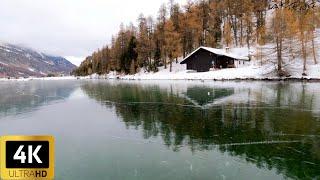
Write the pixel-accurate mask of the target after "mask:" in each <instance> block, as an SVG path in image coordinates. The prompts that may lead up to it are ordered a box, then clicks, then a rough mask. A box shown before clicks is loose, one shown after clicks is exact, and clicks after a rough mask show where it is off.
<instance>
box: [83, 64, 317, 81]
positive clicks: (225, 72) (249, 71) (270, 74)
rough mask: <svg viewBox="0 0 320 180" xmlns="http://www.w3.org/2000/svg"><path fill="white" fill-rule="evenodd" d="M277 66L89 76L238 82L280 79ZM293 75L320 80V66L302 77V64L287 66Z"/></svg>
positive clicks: (178, 67)
mask: <svg viewBox="0 0 320 180" xmlns="http://www.w3.org/2000/svg"><path fill="white" fill-rule="evenodd" d="M275 69H276V66H275V64H273V63H268V64H265V65H262V66H260V65H258V63H257V64H255V63H251V64H250V65H248V66H246V67H240V68H231V69H222V70H211V71H209V72H194V71H190V70H186V65H185V64H183V65H182V64H179V63H178V64H176V63H173V66H172V72H169V68H167V69H164V68H163V67H160V68H159V71H158V72H156V73H153V72H146V71H144V70H142V71H140V72H139V73H137V74H135V75H123V74H117V73H116V72H111V73H109V74H106V75H102V76H98V75H96V74H94V75H91V76H89V77H90V78H105V79H127V80H128V79H133V80H236V79H257V80H260V79H279V77H278V76H277V73H276V70H275ZM286 69H288V71H289V73H290V74H291V77H290V78H305V79H319V80H320V64H317V65H314V64H312V63H309V65H308V70H307V75H308V76H304V77H303V76H302V63H299V62H295V63H291V64H287V65H286Z"/></svg>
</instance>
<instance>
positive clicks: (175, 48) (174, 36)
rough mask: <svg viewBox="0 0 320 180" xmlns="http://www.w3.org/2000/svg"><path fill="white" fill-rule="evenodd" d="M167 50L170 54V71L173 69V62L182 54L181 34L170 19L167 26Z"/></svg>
mask: <svg viewBox="0 0 320 180" xmlns="http://www.w3.org/2000/svg"><path fill="white" fill-rule="evenodd" d="M164 49H165V51H166V52H167V54H168V58H169V63H170V72H171V71H172V62H173V60H174V59H176V58H178V57H179V55H180V53H181V52H180V35H179V33H178V32H176V31H175V28H174V25H173V22H172V21H171V20H169V21H168V22H167V23H166V26H165V48H164Z"/></svg>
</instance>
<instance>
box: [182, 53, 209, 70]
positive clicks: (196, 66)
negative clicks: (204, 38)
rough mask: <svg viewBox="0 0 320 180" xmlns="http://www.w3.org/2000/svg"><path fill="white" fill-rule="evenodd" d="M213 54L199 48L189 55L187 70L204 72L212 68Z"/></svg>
mask: <svg viewBox="0 0 320 180" xmlns="http://www.w3.org/2000/svg"><path fill="white" fill-rule="evenodd" d="M213 59H214V57H213V54H212V53H210V52H208V51H206V50H202V49H200V50H199V51H198V52H196V53H194V54H193V55H192V56H191V57H189V60H188V62H187V63H186V64H187V69H188V70H196V71H197V72H206V71H209V70H210V68H212V66H213V65H212V61H213Z"/></svg>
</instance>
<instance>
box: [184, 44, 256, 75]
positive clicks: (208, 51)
mask: <svg viewBox="0 0 320 180" xmlns="http://www.w3.org/2000/svg"><path fill="white" fill-rule="evenodd" d="M249 61H250V60H249V58H248V57H241V56H237V55H234V54H232V53H228V52H226V50H222V49H215V48H209V47H202V46H201V47H199V48H198V49H196V50H195V51H193V52H192V53H190V54H189V55H188V56H187V57H185V58H184V59H183V61H182V62H181V63H180V64H187V70H195V71H197V72H206V71H209V70H210V69H211V68H214V69H222V68H236V67H239V66H243V65H245V64H247V63H248V62H249Z"/></svg>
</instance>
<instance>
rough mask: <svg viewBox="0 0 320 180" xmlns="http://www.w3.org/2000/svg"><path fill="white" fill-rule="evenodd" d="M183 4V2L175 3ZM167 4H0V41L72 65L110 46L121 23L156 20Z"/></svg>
mask: <svg viewBox="0 0 320 180" xmlns="http://www.w3.org/2000/svg"><path fill="white" fill-rule="evenodd" d="M175 2H180V3H183V4H184V3H185V2H186V0H175ZM162 3H168V1H167V0H134V1H133V0H1V2H0V41H3V42H8V43H13V44H22V45H24V46H28V47H31V48H33V49H35V50H39V51H43V52H46V53H49V54H53V55H60V56H64V57H67V58H69V59H70V60H71V61H72V62H73V63H74V64H79V62H80V61H81V60H82V59H83V58H84V57H85V56H87V55H89V54H91V53H92V51H94V50H96V49H97V48H100V47H102V46H103V45H105V44H107V43H109V42H110V39H111V35H112V34H116V33H117V31H118V30H119V25H120V23H121V22H123V23H124V24H129V23H130V22H133V23H136V20H137V17H138V15H139V14H140V13H144V14H145V15H152V16H153V17H156V15H157V12H158V9H159V7H160V5H161V4H162Z"/></svg>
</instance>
